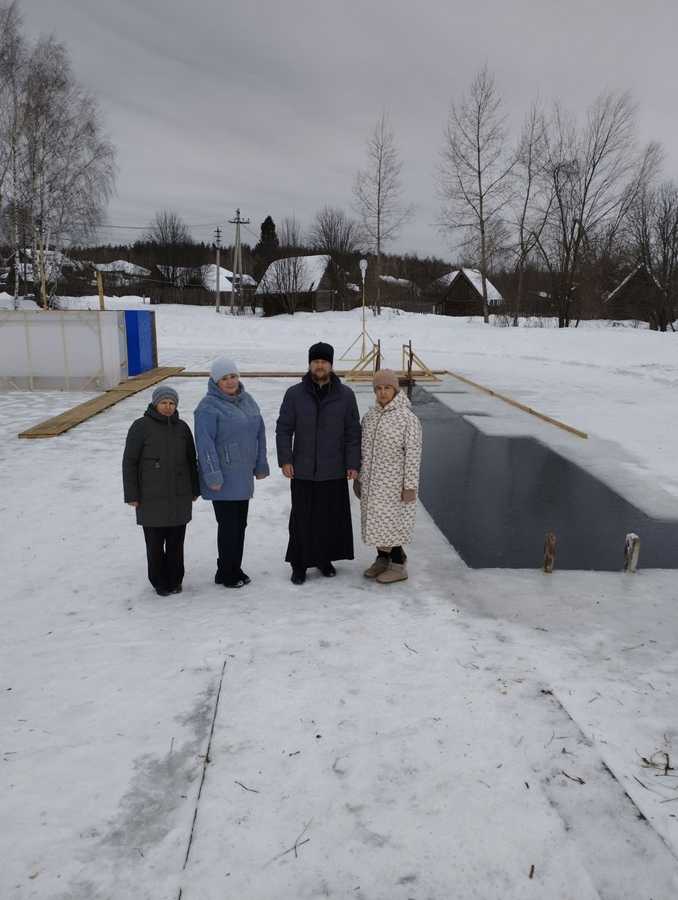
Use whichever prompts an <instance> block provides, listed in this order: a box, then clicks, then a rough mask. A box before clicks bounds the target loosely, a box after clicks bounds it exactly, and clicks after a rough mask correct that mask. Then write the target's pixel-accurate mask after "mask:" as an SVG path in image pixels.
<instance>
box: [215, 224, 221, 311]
mask: <svg viewBox="0 0 678 900" xmlns="http://www.w3.org/2000/svg"><path fill="white" fill-rule="evenodd" d="M214 235H215V240H214V243H215V246H216V248H217V279H216V291H215V297H214V308H215V310H216V311H217V312H219V308H220V305H221V284H220V275H221V228H219V226H217V228H216V230H215V232H214Z"/></svg>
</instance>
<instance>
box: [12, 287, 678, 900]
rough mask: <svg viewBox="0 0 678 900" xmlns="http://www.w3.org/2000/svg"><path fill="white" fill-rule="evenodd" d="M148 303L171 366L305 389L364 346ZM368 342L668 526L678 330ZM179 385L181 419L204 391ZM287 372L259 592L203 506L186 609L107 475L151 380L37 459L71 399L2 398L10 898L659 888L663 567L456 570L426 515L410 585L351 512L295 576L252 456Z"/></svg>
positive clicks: (667, 864) (439, 331)
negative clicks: (475, 391) (321, 554)
mask: <svg viewBox="0 0 678 900" xmlns="http://www.w3.org/2000/svg"><path fill="white" fill-rule="evenodd" d="M125 302H127V303H128V304H129V305H131V304H132V303H137V302H138V301H123V303H125ZM113 303H114V301H111V305H113ZM107 304H108V301H107ZM154 308H155V309H156V312H157V324H158V345H159V351H160V362H161V364H165V365H170V364H172V365H185V366H186V367H187V368H189V369H191V370H196V369H204V368H206V367H207V366H208V364H209V362H210V360H211V359H212V358H213V357H214V356H215V355H217V354H220V353H223V354H228V355H231V356H234V357H235V358H236V359H237V360H238V362H239V363H240V365H241V368H242V369H243V370H244V371H247V369H251V370H255V369H256V370H270V371H272V370H279V369H283V370H290V371H292V370H295V369H297V370H301V369H303V368H304V367H305V363H306V348H307V347H308V345H309V344H310V343H312V342H314V341H316V340H318V339H324V340H329V341H331V342H332V343H333V344H334V345H335V347H336V349H337V357H338V356H339V355H340V354H341V352H342V351H343V350H344V349H345V348H346V347H348V345H349V344H350V343H351V341H352V340H353V339H354V338H355V337H356V336H357V334H358V332H359V328H360V316H359V314H357V313H346V314H339V313H337V314H323V315H315V316H314V315H312V314H302V315H296V316H294V317H279V318H276V319H269V320H265V319H258V318H254V317H251V316H244V317H236V318H231V317H230V316H217V315H216V314H215V313H214V312H213V311H212V310H210V309H204V308H195V307H154ZM368 328H369V330H370V333H371V335H372V337H374V338H375V339H376V338H380V339H381V340H382V343H383V347H384V351H385V355H386V363H387V364H390V365H393V366H397V365H398V364H399V358H400V357H399V354H400V345H401V344H402V343H403V342H405V341H407V340H409V339H412V342H413V346H414V348H415V350H416V351H417V352H418V353H419V355H420V356H422V358H423V359H424V360H425V361H426V362H427V363H428V364H429V365H431V366H433V367H435V368H448V369H451V370H453V371H456V372H459V373H460V374H464V375H466V376H468V377H470V378H472V379H474V380H476V381H479V382H481V383H484V384H487V385H489V386H491V387H493V388H495V389H497V390H500V391H502V392H505V393H507V394H510V395H511V396H513V397H515V398H516V399H518V400H520V401H522V402H525V403H528V404H529V405H531V406H533V407H535V408H536V409H539V410H540V411H542V412H544V413H546V414H548V415H551V416H554V417H556V418H559V419H562V420H564V421H566V422H569V423H570V424H572V425H574V426H576V427H578V428H583V429H584V430H586V431H588V432H590V438H589V441H588V442H585V441H581V439H579V438H575V437H570V436H568V435H566V434H565V433H563V432H560V431H559V430H557V429H555V428H553V427H552V426H546V425H541V424H539V423H535V422H534V420H532V419H531V418H530V417H529V416H527V415H525V414H523V413H521V412H519V411H518V410H514V409H512V408H510V407H507V406H506V405H505V404H501V403H500V401H497V400H491V399H486V398H485V397H484V396H483V395H480V394H479V395H478V396H477V398H474V400H475V401H477V402H476V403H474V409H476V410H478V409H480V406H479V405H478V404H486V407H484V408H486V409H489V411H490V413H491V419H493V420H494V422H495V425H494V427H495V428H500V429H502V430H503V431H506V432H520V433H534V434H536V435H537V436H538V437H540V439H542V440H544V441H546V442H548V443H552V444H553V445H554V446H555V447H556V449H558V450H559V451H560V452H564V453H569V454H570V455H572V456H573V458H576V459H578V461H579V462H580V463H581V464H583V465H587V466H590V467H591V468H592V469H593V470H594V471H596V473H597V474H599V475H600V476H601V477H609V478H610V479H611V480H614V472H613V471H612V470H613V469H614V468H615V467H616V468H619V467H620V466H621V471H622V473H623V475H624V478H626V479H627V481H628V483H629V485H630V486H631V488H630V489H631V491H632V493H634V494H635V496H634V499H635V497H636V496H637V495H638V494H640V493H641V492H642V488H643V486H645V489H646V491H647V496H648V498H650V500H648V503H650V505H652V504H653V503H654V504H655V506H657V507H661V508H662V509H663V510H664V511H665V512H670V511H671V507H672V503H673V500H674V498H678V475H677V473H676V459H677V458H678V429H677V428H676V426H675V424H674V420H675V414H674V412H673V411H674V409H675V405H676V404H675V401H676V387H677V386H678V353H677V352H676V351H677V349H678V347H677V345H676V341H677V340H678V337H676V336H675V335H672V334H668V335H659V334H654V333H652V332H648V331H640V330H635V329H622V328H607V327H604V326H598V327H589V328H586V329H584V328H580V329H577V330H569V331H558V330H557V329H530V328H524V329H523V328H521V329H501V328H488V327H485V326H483V325H482V324H480V323H477V322H472V323H469V322H467V321H466V320H450V319H444V318H439V317H432V316H417V315H407V314H400V315H396V314H393V313H388V312H387V313H385V314H384V315H383V316H382V317H381V318H380V319H373V318H370V319H368ZM344 365H345V363H344V362H342V361H341V360H339V359H337V360H336V367H337V368H341V367H343V366H344ZM348 365H350V363H349V364H348ZM171 383H172V384H173V386H174V387H176V388H177V390H178V391H179V393H180V398H181V399H180V410H181V411H182V412H183V414H184V416H185V417H186V418H187V419H188V421H189V422H190V423H192V410H193V408H194V407H195V405H196V403H197V402H198V400H199V398H200V397H201V395H202V392H203V391H204V387H205V384H204V381H203V380H202V379H193V378H177V379H173V380H172V381H171ZM289 383H291V382H290V381H288V380H281V379H273V378H262V379H256V380H252V381H251V382H249V383H247V387H248V388H249V389H250V390H251V391H252V393H253V394H254V396H255V397H256V399H257V400H258V401H259V403H260V405H261V407H262V411H263V413H264V416H265V418H266V423H267V429H268V434H269V441H270V446H269V457H270V461H271V463H272V472H273V474H272V476H271V477H270V478H269V479H267V480H265V481H263V482H260V483H258V485H257V494H256V496H255V498H254V500H253V502H252V505H251V507H250V510H251V512H250V521H249V526H248V534H247V544H246V555H245V569H246V571H248V572H249V573H250V575H251V576H252V579H253V582H252V584H251V585H250V586H249V587H247V588H245V589H243V590H242V591H238V592H229V591H225V590H224V589H223V588H220V587H217V586H215V585H214V584H213V583H212V576H213V574H214V556H215V547H214V543H215V526H214V521H213V514H212V511H211V509H210V507H209V505H208V504H206V503H204V502H202V501H199V502H198V503H197V504H196V505H195V508H194V509H195V517H194V521H193V523H192V524H191V525H190V526H189V530H188V537H187V545H186V553H187V576H186V581H185V591H184V593H183V594H182V595H180V596H177V597H172V598H164V599H163V598H160V597H157V595H155V594H154V593H153V592H152V591H151V589H150V587H149V586H148V585H147V583H146V582H145V560H144V551H143V539H142V536H141V533H140V530H139V529H138V528H136V526H135V525H134V524H133V520H134V516H133V513H132V511H131V510H130V509H129V508H128V507H126V506H124V504H123V503H122V496H121V485H120V457H121V453H122V445H123V442H124V437H125V433H126V431H127V428H128V426H129V424H130V422H131V421H132V419H133V418H135V417H136V416H137V415H139V414H140V413H141V412H142V411H143V409H144V408H145V405H146V404H147V402H148V400H149V397H150V391H148V392H146V393H144V394H139V395H136V396H135V397H132V398H131V399H129V400H126V401H124V402H123V403H121V404H118V405H117V406H115V407H113V408H112V409H110V410H109V411H107V412H105V413H103V414H101V415H99V416H97V417H95V418H93V419H91V420H90V421H89V422H87V423H85V424H83V425H80V426H79V427H77V428H76V429H74V430H72V431H70V432H68V433H67V434H65V435H63V436H61V437H59V438H55V439H51V440H45V441H19V440H17V439H16V437H15V435H16V433H17V432H18V431H20V430H22V429H23V428H26V427H28V426H30V425H32V424H35V422H37V421H39V420H41V419H42V418H45V417H47V416H49V415H54V414H55V413H57V412H59V411H62V410H63V409H65V408H67V407H68V406H70V405H73V404H74V403H76V402H80V400H82V399H83V398H84V397H85V395H83V394H78V395H72V394H65V393H47V392H45V393H39V394H28V393H26V394H24V393H18V392H12V393H7V394H2V395H0V438H1V442H0V460H1V461H2V465H1V467H0V512H1V514H2V515H1V518H2V540H1V542H0V556H1V560H0V571H1V572H2V584H3V592H2V594H3V599H2V603H0V702H1V704H2V708H1V711H0V713H1V718H0V722H1V725H0V752H1V755H2V761H1V763H0V766H1V768H0V772H2V783H3V791H2V793H3V802H2V804H0V835H1V837H0V859H1V860H2V865H0V897H2V898H3V900H4V898H12V900H28V898H57V900H66V898H68V900H71V898H73V900H103V898H115V900H118V898H120V900H127V898H130V900H146V898H148V900H165V898H168V900H175V898H177V897H179V894H180V892H181V896H182V898H183V900H217V898H219V900H221V898H225V897H238V898H240V897H242V898H248V900H249V898H252V900H259V898H262V900H263V898H266V900H268V898H275V900H280V898H285V900H287V898H289V900H296V898H317V897H342V898H344V897H356V898H362V900H392V898H403V900H407V898H417V900H429V898H435V900H443V898H444V900H447V898H451V897H459V898H464V900H466V898H479V900H513V898H515V900H518V898H520V900H523V898H531V897H534V898H538V900H546V898H548V900H561V898H563V900H565V898H568V900H569V898H572V900H588V898H591V900H593V898H604V900H626V898H627V900H650V898H652V900H675V897H676V896H678V789H677V788H678V779H677V778H676V775H677V774H678V773H677V772H676V771H674V770H673V769H669V770H667V771H666V772H664V769H663V768H661V767H662V766H663V765H664V764H665V763H666V762H667V761H668V762H670V765H671V766H673V765H674V754H675V753H676V752H678V747H677V745H678V720H677V718H676V711H675V710H676V703H675V684H676V676H677V674H678V650H677V649H676V647H677V646H678V641H677V638H678V578H677V576H676V573H675V572H672V571H647V570H646V571H641V572H639V573H638V574H637V575H636V576H624V575H622V574H621V573H618V574H616V573H612V574H610V573H587V572H575V573H572V572H567V573H566V572H556V573H555V574H554V575H553V576H552V577H545V576H544V575H542V574H541V573H540V572H532V571H506V570H504V571H492V570H485V571H475V570H469V569H467V568H466V566H465V565H464V564H463V562H462V561H461V560H460V559H459V557H458V556H457V555H456V554H455V552H454V550H453V549H452V548H451V547H450V546H449V544H447V542H446V541H445V539H444V538H443V537H442V535H441V534H440V533H439V532H438V530H437V529H436V527H435V525H434V524H433V522H432V520H431V519H430V518H429V517H428V515H427V514H426V512H425V510H424V509H423V508H421V507H420V508H419V512H418V516H419V518H418V527H417V532H416V539H415V542H414V544H413V545H412V547H411V552H410V561H411V564H410V569H411V577H410V580H409V581H408V582H406V583H403V584H400V585H395V586H393V587H391V588H387V587H382V586H379V585H375V584H372V583H368V582H366V581H365V579H364V578H363V577H362V575H361V571H362V568H363V567H364V566H366V565H367V564H368V563H369V562H370V561H371V558H372V550H371V548H365V547H363V546H362V545H361V544H360V540H359V532H358V528H357V520H356V523H355V524H356V527H355V534H356V549H357V554H356V561H355V562H354V563H342V564H339V566H338V569H339V575H338V577H337V578H336V579H334V580H332V581H331V582H328V581H326V580H325V579H323V578H322V577H320V576H319V575H317V576H316V575H315V574H314V575H313V576H312V577H311V578H309V581H308V582H307V584H306V585H304V586H303V587H302V588H295V587H293V586H292V585H291V584H290V582H289V580H288V575H289V573H288V569H287V567H286V566H285V564H284V563H283V562H282V558H283V556H284V549H285V544H286V523H287V516H288V512H289V500H288V496H289V493H288V492H289V488H288V485H287V483H286V482H285V480H284V479H283V478H282V477H281V476H280V474H279V472H278V470H277V467H276V466H275V454H274V448H273V440H272V438H273V429H274V423H275V417H276V413H277V409H278V406H279V403H280V399H281V397H282V393H283V391H284V389H285V388H286V387H287V385H288V384H289ZM358 396H359V402H360V405H361V409H363V410H364V409H366V408H367V404H368V403H369V402H370V395H369V391H368V390H366V389H365V388H358ZM448 400H449V398H448ZM455 402H457V401H455ZM488 404H489V406H488ZM486 427H491V426H489V425H488V426H486ZM613 463H614V465H613ZM624 478H622V479H621V480H622V481H623V480H624ZM355 513H357V504H355V506H354V514H355ZM674 516H675V517H678V500H676V502H675V513H674ZM677 549H678V548H677ZM641 561H642V558H641ZM222 673H223V677H222ZM220 684H221V690H220V693H219V685H220ZM217 699H218V704H217ZM210 740H211V743H210ZM208 745H209V747H210V752H209V763H208V764H206V762H205V755H206V752H207V748H208ZM664 754H667V755H664ZM643 758H645V760H647V761H648V762H649V763H655V764H656V767H652V766H650V765H648V764H647V763H645V762H644V761H643ZM203 773H204V778H203ZM582 782H583V783H582ZM198 796H199V802H198ZM674 801H675V802H674ZM196 809H197V814H196ZM191 832H192V840H191V838H190V835H191ZM189 843H190V849H189ZM532 867H534V868H532Z"/></svg>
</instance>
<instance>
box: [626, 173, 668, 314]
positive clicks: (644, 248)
mask: <svg viewBox="0 0 678 900" xmlns="http://www.w3.org/2000/svg"><path fill="white" fill-rule="evenodd" d="M629 220H630V225H629V231H630V235H631V239H632V241H633V246H634V250H635V252H636V258H637V259H638V262H639V263H640V264H641V265H642V266H643V267H644V268H645V270H646V271H647V273H648V275H649V276H650V278H651V279H652V280H653V282H654V284H655V285H656V287H657V290H656V292H655V293H654V298H655V302H654V303H653V305H652V309H651V310H650V327H652V328H654V329H658V330H659V331H666V330H667V328H668V327H670V328H672V329H673V321H674V318H675V314H676V298H677V297H678V185H677V184H676V183H675V182H670V181H667V182H664V183H663V184H660V185H659V186H658V187H656V188H646V189H645V190H643V191H641V192H640V194H639V195H638V198H637V200H636V203H635V204H634V206H633V208H632V210H631V214H630V216H629Z"/></svg>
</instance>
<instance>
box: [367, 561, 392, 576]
mask: <svg viewBox="0 0 678 900" xmlns="http://www.w3.org/2000/svg"><path fill="white" fill-rule="evenodd" d="M389 562H390V560H389V558H388V556H378V557H377V558H376V559H375V561H374V562H373V563H372V565H371V566H370V567H369V569H365V571H364V572H363V575H364V576H365V578H377V577H378V576H379V575H381V574H382V573H383V572H385V571H386V570H387V569H388V564H389Z"/></svg>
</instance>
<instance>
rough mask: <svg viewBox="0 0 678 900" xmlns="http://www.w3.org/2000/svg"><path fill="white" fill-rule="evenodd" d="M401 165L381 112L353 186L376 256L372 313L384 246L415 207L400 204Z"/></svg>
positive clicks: (378, 301) (377, 307)
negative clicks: (364, 163)
mask: <svg viewBox="0 0 678 900" xmlns="http://www.w3.org/2000/svg"><path fill="white" fill-rule="evenodd" d="M401 170H402V163H401V161H400V155H399V153H398V148H397V146H396V142H395V135H394V133H393V129H392V128H391V125H390V122H389V119H388V116H387V115H386V113H382V114H381V116H380V118H379V120H378V122H377V124H376V126H375V128H374V132H373V134H372V136H371V137H370V139H369V140H368V142H367V166H366V167H365V168H364V169H361V170H360V171H359V172H358V174H357V175H356V178H355V182H354V185H353V196H354V202H355V208H356V211H357V212H358V214H359V215H360V218H361V221H362V224H363V228H364V234H365V239H366V241H367V243H368V245H369V248H370V250H372V252H373V253H374V255H375V257H376V283H377V291H376V303H375V312H377V313H379V312H380V311H381V289H380V278H379V276H380V275H381V255H382V250H383V247H384V245H385V244H387V243H389V242H390V241H393V240H395V238H396V237H397V236H398V234H399V233H400V230H401V228H402V227H403V225H404V224H405V223H406V222H407V221H408V220H409V219H411V218H412V215H413V213H414V207H412V206H407V205H405V204H404V203H403V201H402V194H403V189H402V182H401V179H400V173H401Z"/></svg>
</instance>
